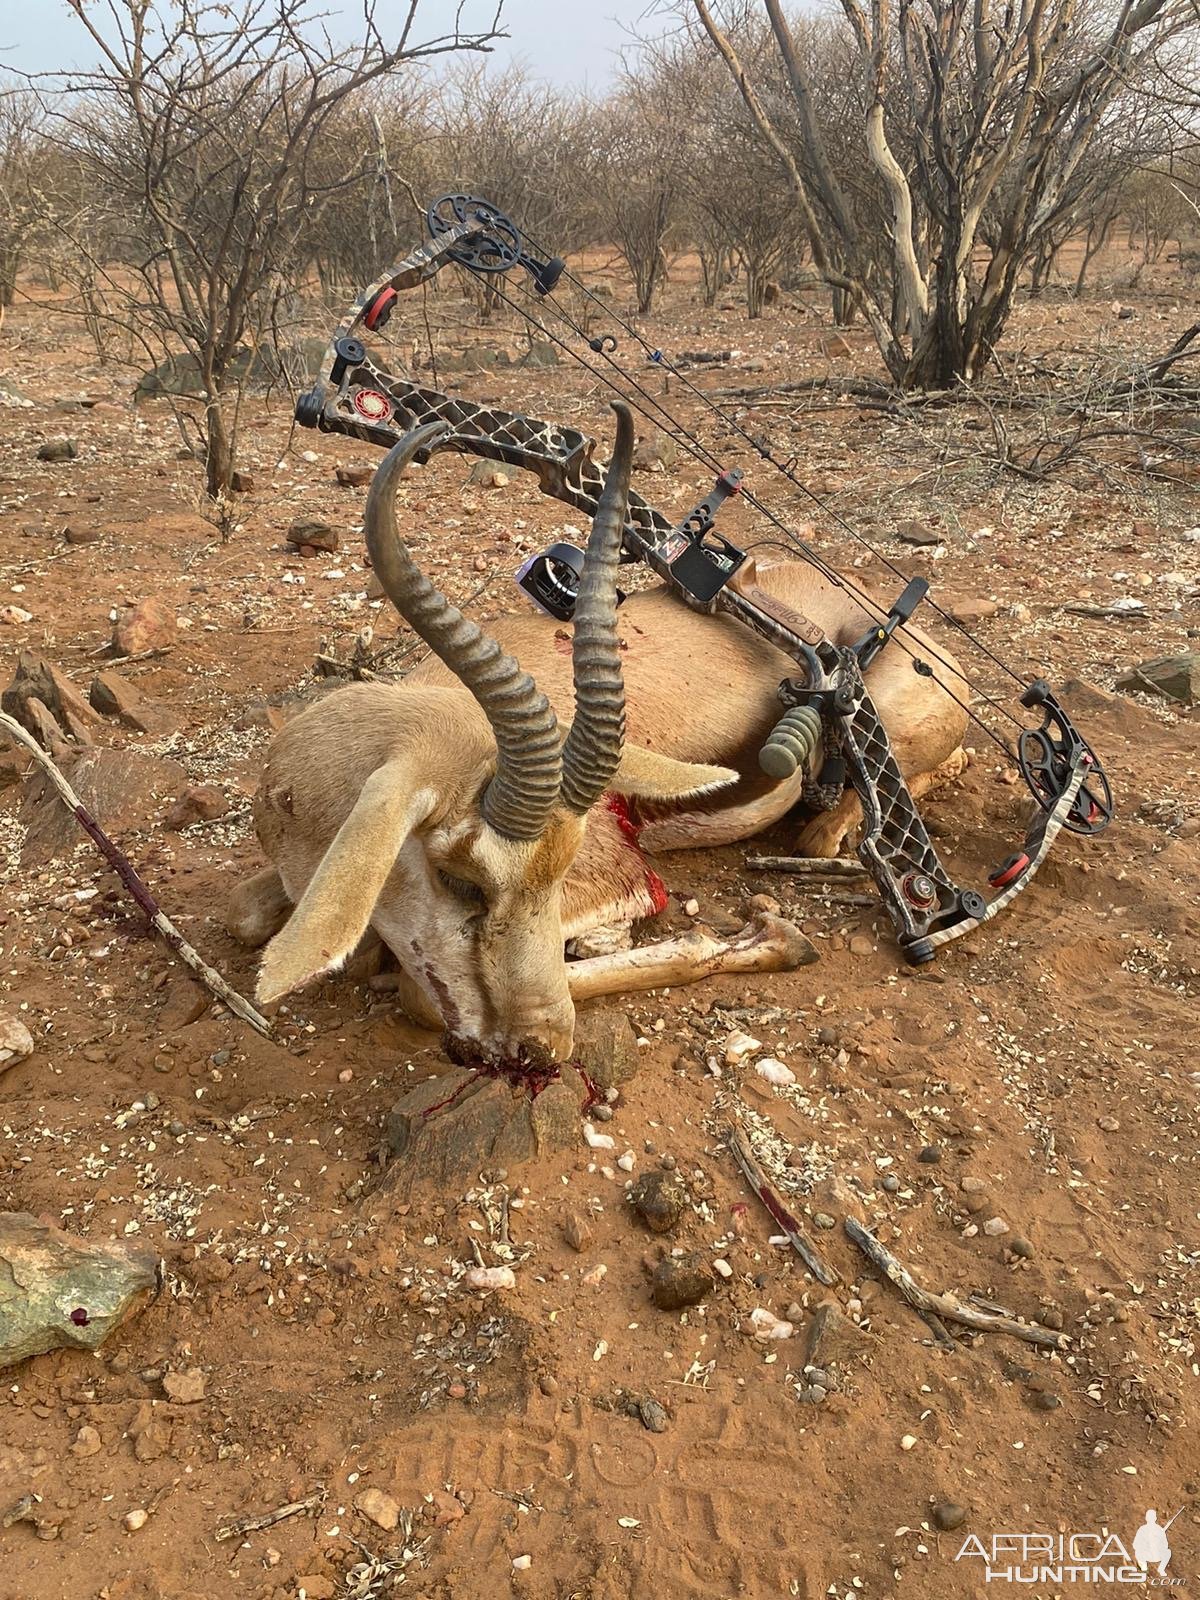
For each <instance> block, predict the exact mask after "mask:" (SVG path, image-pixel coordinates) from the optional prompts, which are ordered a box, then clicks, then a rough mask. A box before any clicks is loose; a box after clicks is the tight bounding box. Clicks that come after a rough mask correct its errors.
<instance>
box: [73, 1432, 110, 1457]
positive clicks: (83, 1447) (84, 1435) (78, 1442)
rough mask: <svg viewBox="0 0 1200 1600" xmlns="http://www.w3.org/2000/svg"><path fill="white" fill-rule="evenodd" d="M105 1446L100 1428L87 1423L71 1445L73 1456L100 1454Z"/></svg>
mask: <svg viewBox="0 0 1200 1600" xmlns="http://www.w3.org/2000/svg"><path fill="white" fill-rule="evenodd" d="M103 1448H104V1443H103V1440H102V1439H101V1438H100V1434H99V1432H98V1430H97V1429H95V1428H91V1427H88V1426H87V1425H86V1424H85V1425H84V1426H83V1427H82V1428H80V1430H79V1432H78V1433H77V1434H76V1435H75V1443H74V1444H73V1445H72V1446H71V1454H72V1455H73V1456H95V1455H99V1454H100V1451H101V1450H102V1449H103Z"/></svg>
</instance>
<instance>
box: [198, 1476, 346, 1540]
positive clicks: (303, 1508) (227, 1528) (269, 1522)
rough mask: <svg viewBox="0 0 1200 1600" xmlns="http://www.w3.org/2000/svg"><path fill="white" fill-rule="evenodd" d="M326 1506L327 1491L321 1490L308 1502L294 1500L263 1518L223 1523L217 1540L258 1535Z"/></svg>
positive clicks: (218, 1530) (239, 1519)
mask: <svg viewBox="0 0 1200 1600" xmlns="http://www.w3.org/2000/svg"><path fill="white" fill-rule="evenodd" d="M324 1504H325V1490H324V1489H320V1490H318V1491H317V1493H316V1494H310V1495H309V1496H308V1498H307V1499H306V1500H293V1501H291V1502H290V1503H289V1504H288V1505H286V1506H276V1508H275V1510H274V1511H265V1512H264V1513H263V1514H262V1516H261V1517H237V1518H235V1520H234V1521H232V1522H223V1523H222V1524H221V1526H220V1527H219V1528H218V1529H217V1532H216V1539H217V1542H218V1543H220V1542H221V1540H223V1539H240V1538H241V1537H242V1535H243V1534H245V1533H258V1532H259V1531H260V1530H261V1529H263V1528H273V1527H274V1526H275V1524H276V1523H277V1522H283V1521H284V1520H285V1519H286V1518H287V1517H297V1516H299V1515H300V1514H301V1513H302V1512H309V1511H319V1510H320V1509H321V1507H322V1506H323V1505H324Z"/></svg>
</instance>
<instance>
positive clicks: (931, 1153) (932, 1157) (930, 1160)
mask: <svg viewBox="0 0 1200 1600" xmlns="http://www.w3.org/2000/svg"><path fill="white" fill-rule="evenodd" d="M941 1159H942V1152H941V1151H940V1150H939V1149H938V1147H937V1145H935V1144H927V1145H923V1146H922V1147H921V1149H920V1150H918V1151H917V1160H918V1161H920V1162H921V1163H922V1165H923V1166H927V1167H933V1166H936V1165H937V1163H938V1162H939V1161H940V1160H941Z"/></svg>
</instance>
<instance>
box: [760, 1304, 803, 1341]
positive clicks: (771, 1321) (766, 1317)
mask: <svg viewBox="0 0 1200 1600" xmlns="http://www.w3.org/2000/svg"><path fill="white" fill-rule="evenodd" d="M750 1326H751V1327H752V1328H753V1330H754V1337H755V1338H756V1339H790V1338H791V1337H792V1335H793V1334H794V1333H795V1331H796V1329H795V1327H794V1326H793V1324H792V1323H790V1322H787V1321H785V1320H784V1318H783V1317H777V1316H776V1315H775V1313H774V1312H773V1311H767V1310H766V1309H765V1308H764V1307H762V1306H755V1308H754V1310H753V1311H752V1312H751V1313H750Z"/></svg>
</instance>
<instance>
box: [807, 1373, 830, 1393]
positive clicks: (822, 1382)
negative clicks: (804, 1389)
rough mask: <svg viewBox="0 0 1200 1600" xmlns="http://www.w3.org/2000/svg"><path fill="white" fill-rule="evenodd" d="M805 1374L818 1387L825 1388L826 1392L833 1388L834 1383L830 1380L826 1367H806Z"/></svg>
mask: <svg viewBox="0 0 1200 1600" xmlns="http://www.w3.org/2000/svg"><path fill="white" fill-rule="evenodd" d="M804 1376H805V1377H806V1378H807V1379H808V1381H809V1383H811V1384H813V1385H815V1387H816V1388H818V1389H824V1390H825V1391H826V1393H828V1391H829V1390H830V1389H832V1388H833V1384H832V1383H831V1382H830V1380H829V1374H828V1373H827V1372H826V1371H825V1368H824V1367H805V1369H804Z"/></svg>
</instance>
